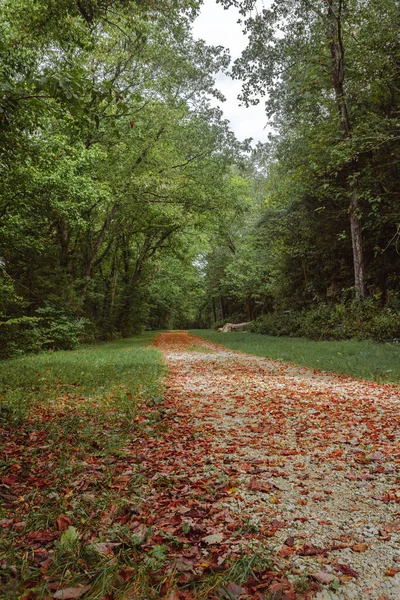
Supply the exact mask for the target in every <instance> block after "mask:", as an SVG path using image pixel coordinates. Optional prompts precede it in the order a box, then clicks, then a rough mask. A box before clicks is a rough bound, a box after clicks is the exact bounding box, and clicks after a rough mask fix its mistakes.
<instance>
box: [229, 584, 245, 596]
mask: <svg viewBox="0 0 400 600" xmlns="http://www.w3.org/2000/svg"><path fill="white" fill-rule="evenodd" d="M225 591H227V592H228V593H229V594H230V595H231V596H232V597H233V598H239V597H240V595H241V594H243V588H241V587H239V586H238V585H236V583H233V581H231V582H230V583H228V584H227V585H226V586H225Z"/></svg>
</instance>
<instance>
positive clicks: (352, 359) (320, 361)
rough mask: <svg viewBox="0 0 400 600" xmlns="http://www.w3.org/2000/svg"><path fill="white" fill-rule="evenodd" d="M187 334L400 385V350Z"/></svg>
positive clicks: (236, 335)
mask: <svg viewBox="0 0 400 600" xmlns="http://www.w3.org/2000/svg"><path fill="white" fill-rule="evenodd" d="M190 333H192V334H194V335H197V336H200V337H203V338H205V339H207V340H210V341H211V342H216V343H218V344H221V345H222V346H225V347H226V348H230V349H232V350H239V351H240V352H247V353H248V354H255V355H256V356H264V357H267V358H271V359H273V360H282V361H287V362H291V363H295V364H298V365H304V366H307V367H311V368H313V369H320V370H321V371H326V372H333V373H340V374H345V375H352V376H353V377H356V378H359V379H371V380H372V381H381V382H388V383H389V382H391V383H400V346H399V345H395V344H381V343H378V342H372V341H357V340H344V341H340V342H326V341H323V342H314V341H311V340H306V339H303V338H290V337H271V336H266V335H261V334H257V333H240V332H237V333H220V332H217V331H212V330H208V329H197V330H193V331H191V332H190Z"/></svg>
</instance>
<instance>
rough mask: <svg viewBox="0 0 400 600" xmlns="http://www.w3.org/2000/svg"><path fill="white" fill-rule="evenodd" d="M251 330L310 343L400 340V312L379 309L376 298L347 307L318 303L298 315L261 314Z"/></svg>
mask: <svg viewBox="0 0 400 600" xmlns="http://www.w3.org/2000/svg"><path fill="white" fill-rule="evenodd" d="M252 331H254V332H255V333H263V334H266V335H276V336H294V337H296V336H298V337H306V338H308V339H311V340H345V339H351V338H356V339H361V340H366V339H372V340H376V341H378V342H384V341H395V340H398V339H399V338H400V311H396V310H393V309H390V308H382V307H381V306H380V304H379V300H377V299H369V300H366V301H364V302H361V301H360V300H354V301H353V302H351V303H349V304H347V305H346V304H337V305H328V304H319V305H318V306H316V307H315V308H310V309H307V310H303V311H298V312H296V311H289V310H286V311H276V312H274V313H272V314H268V315H263V316H262V317H260V318H259V319H257V320H256V321H255V322H254V324H253V325H252Z"/></svg>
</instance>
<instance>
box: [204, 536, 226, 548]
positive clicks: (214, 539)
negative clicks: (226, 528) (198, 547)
mask: <svg viewBox="0 0 400 600" xmlns="http://www.w3.org/2000/svg"><path fill="white" fill-rule="evenodd" d="M223 539H224V536H223V535H222V533H214V534H213V535H207V536H206V537H204V538H203V542H205V543H206V544H209V545H211V544H220V543H221V542H222V540H223Z"/></svg>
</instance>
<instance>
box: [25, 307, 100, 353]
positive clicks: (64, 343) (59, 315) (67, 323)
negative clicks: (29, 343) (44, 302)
mask: <svg viewBox="0 0 400 600" xmlns="http://www.w3.org/2000/svg"><path fill="white" fill-rule="evenodd" d="M36 313H37V314H38V315H40V331H41V336H42V337H41V345H42V349H44V350H50V349H51V350H72V349H73V348H75V347H76V346H77V345H78V344H79V343H83V342H84V343H87V342H90V341H93V339H94V327H93V325H92V323H91V322H90V321H89V320H88V319H84V318H82V317H81V318H76V317H74V316H71V315H68V314H67V313H66V312H64V311H63V310H61V309H58V308H56V307H53V306H45V307H44V308H38V309H37V311H36Z"/></svg>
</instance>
